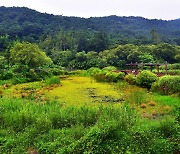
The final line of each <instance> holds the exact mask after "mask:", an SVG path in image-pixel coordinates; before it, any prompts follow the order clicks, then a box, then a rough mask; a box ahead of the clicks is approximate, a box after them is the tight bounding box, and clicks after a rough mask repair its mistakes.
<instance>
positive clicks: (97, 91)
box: [46, 77, 122, 106]
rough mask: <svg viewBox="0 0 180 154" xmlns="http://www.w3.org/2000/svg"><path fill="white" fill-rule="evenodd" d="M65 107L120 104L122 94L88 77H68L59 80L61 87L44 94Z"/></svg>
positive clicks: (111, 85)
mask: <svg viewBox="0 0 180 154" xmlns="http://www.w3.org/2000/svg"><path fill="white" fill-rule="evenodd" d="M46 95H48V96H49V97H57V98H58V99H59V101H60V102H63V103H64V104H66V105H90V106H91V105H95V104H97V103H98V105H99V103H103V104H105V103H121V100H122V93H121V92H120V91H117V90H116V89H115V85H113V84H108V83H98V82H96V81H95V80H93V79H92V78H89V77H69V78H66V79H63V80H61V86H59V87H57V88H54V89H53V90H50V91H48V92H46Z"/></svg>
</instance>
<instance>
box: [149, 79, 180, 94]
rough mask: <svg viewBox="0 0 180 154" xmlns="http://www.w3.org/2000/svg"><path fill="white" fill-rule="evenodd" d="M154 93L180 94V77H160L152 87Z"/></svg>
mask: <svg viewBox="0 0 180 154" xmlns="http://www.w3.org/2000/svg"><path fill="white" fill-rule="evenodd" d="M152 91H156V92H160V93H161V94H173V93H180V76H163V77H160V78H159V80H158V81H156V82H155V83H154V84H153V86H152Z"/></svg>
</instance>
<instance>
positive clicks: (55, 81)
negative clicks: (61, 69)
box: [45, 76, 60, 86]
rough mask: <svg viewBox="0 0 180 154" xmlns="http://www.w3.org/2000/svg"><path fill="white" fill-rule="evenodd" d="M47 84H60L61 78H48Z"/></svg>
mask: <svg viewBox="0 0 180 154" xmlns="http://www.w3.org/2000/svg"><path fill="white" fill-rule="evenodd" d="M45 84H46V85H48V86H49V85H52V84H60V77H58V76H53V77H50V78H46V79H45Z"/></svg>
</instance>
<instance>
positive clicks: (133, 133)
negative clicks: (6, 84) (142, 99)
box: [0, 98, 179, 154]
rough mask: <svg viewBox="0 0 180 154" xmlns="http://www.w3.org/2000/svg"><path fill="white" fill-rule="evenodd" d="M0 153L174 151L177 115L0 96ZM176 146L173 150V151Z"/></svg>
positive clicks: (175, 150)
mask: <svg viewBox="0 0 180 154" xmlns="http://www.w3.org/2000/svg"><path fill="white" fill-rule="evenodd" d="M0 111H1V114H0V119H1V120H0V153H27V151H30V150H31V151H32V150H34V151H37V152H38V153H77V154H78V153H79V154H80V153H173V152H177V151H178V150H179V149H178V147H177V146H176V144H177V140H176V139H177V138H178V129H179V125H178V123H177V122H176V120H175V118H172V117H169V118H168V119H167V120H166V119H165V120H162V121H160V122H159V121H153V122H150V121H146V120H142V119H141V121H140V120H139V117H138V116H137V114H136V111H135V110H134V109H131V108H129V107H128V106H122V107H102V106H100V107H99V108H90V107H85V106H83V107H63V106H62V105H61V104H60V103H58V102H49V103H44V104H39V103H37V102H30V101H27V100H21V99H9V98H2V99H0ZM175 148H176V149H175Z"/></svg>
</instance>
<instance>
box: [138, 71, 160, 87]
mask: <svg viewBox="0 0 180 154" xmlns="http://www.w3.org/2000/svg"><path fill="white" fill-rule="evenodd" d="M157 79H158V77H157V76H156V74H154V73H152V72H150V71H146V70H144V71H142V72H140V73H139V74H138V75H137V77H136V82H137V84H138V85H139V86H141V87H145V88H148V89H150V88H151V85H152V84H153V83H154V82H155V81H156V80H157Z"/></svg>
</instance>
